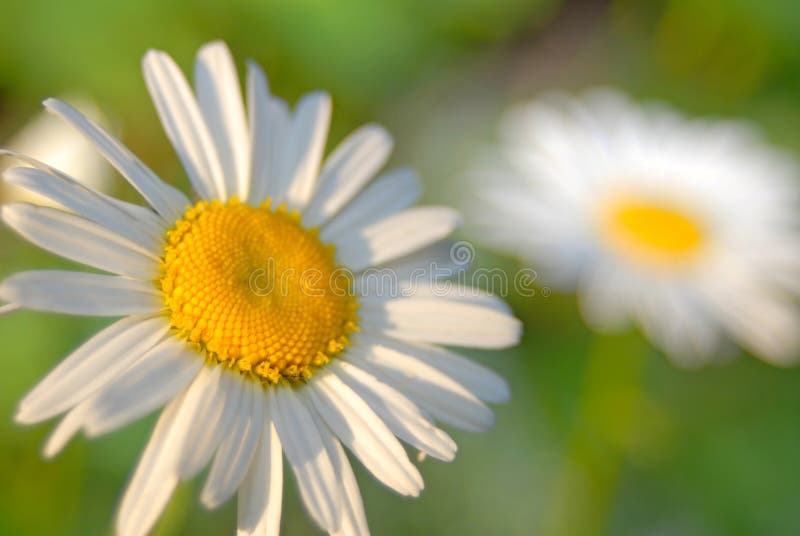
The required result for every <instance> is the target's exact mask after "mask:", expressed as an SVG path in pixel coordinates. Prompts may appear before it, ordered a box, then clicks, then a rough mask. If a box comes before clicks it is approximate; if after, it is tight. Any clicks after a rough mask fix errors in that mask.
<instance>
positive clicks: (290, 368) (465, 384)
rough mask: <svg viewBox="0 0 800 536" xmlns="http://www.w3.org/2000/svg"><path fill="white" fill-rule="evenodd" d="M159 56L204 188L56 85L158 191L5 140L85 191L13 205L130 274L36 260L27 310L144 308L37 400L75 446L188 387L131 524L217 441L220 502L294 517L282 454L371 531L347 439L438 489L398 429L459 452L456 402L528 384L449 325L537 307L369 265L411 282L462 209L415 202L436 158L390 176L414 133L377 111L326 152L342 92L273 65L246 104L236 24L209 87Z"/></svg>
mask: <svg viewBox="0 0 800 536" xmlns="http://www.w3.org/2000/svg"><path fill="white" fill-rule="evenodd" d="M144 73H145V79H146V81H147V86H148V88H149V90H150V93H151V95H152V97H153V100H154V101H155V104H156V108H157V110H158V114H159V116H160V117H161V120H162V123H163V124H164V128H165V130H166V132H167V136H168V137H169V139H170V141H171V142H172V144H173V146H174V147H175V150H176V151H177V153H178V156H179V157H180V159H181V161H182V162H183V165H184V168H185V169H186V173H187V175H188V176H189V179H190V180H191V182H192V185H193V186H194V189H195V192H196V193H197V195H198V196H199V199H198V200H190V199H189V197H187V196H186V195H185V194H184V193H182V192H180V191H179V190H177V189H175V188H174V187H172V186H170V185H168V184H167V183H165V182H164V181H162V180H161V179H159V178H158V177H157V176H156V175H155V174H154V173H153V172H152V171H151V170H150V169H149V168H147V167H146V166H145V165H144V164H143V163H142V162H141V161H140V160H139V159H138V158H137V157H136V156H134V155H133V154H132V153H131V152H130V151H129V150H128V149H127V148H125V147H124V146H123V145H122V144H121V143H120V142H119V141H118V140H116V139H114V138H113V137H112V136H111V135H109V134H108V133H107V132H106V131H105V130H103V129H102V128H100V127H99V126H97V125H96V124H95V123H93V122H92V121H90V120H89V119H87V118H86V117H84V116H83V115H81V114H80V113H78V112H77V111H76V110H75V109H73V108H71V107H70V106H69V105H67V104H65V103H63V102H59V101H55V100H48V101H46V102H45V106H46V108H47V109H48V110H49V111H51V112H53V113H55V114H57V115H59V116H61V117H62V118H63V119H64V120H66V121H67V122H68V123H69V124H71V125H72V126H73V127H74V128H75V129H76V130H77V131H78V132H80V133H81V134H82V135H83V136H85V137H86V138H88V139H89V140H90V141H92V142H93V143H94V145H95V146H96V148H97V149H98V151H99V152H100V153H101V154H102V155H103V156H104V157H105V158H106V159H107V160H108V161H109V162H110V163H111V164H112V165H113V166H114V167H115V168H116V169H117V170H118V171H119V172H120V174H121V175H123V176H124V177H125V178H126V179H127V180H128V182H130V183H131V185H133V186H134V188H135V189H136V190H137V191H138V192H139V193H140V194H141V195H142V197H144V199H145V200H146V201H147V202H148V205H149V206H137V205H133V204H130V203H126V202H122V201H120V200H117V199H113V198H111V197H108V196H105V195H103V194H101V193H98V192H97V191H95V190H93V189H91V188H88V187H86V186H83V185H82V184H81V183H78V182H77V181H76V180H74V179H73V178H71V177H70V176H68V175H66V174H65V173H64V172H62V171H59V170H57V169H54V168H52V167H49V166H47V165H45V164H42V163H40V162H37V161H35V160H33V159H32V158H30V157H26V156H24V155H19V154H16V153H12V152H10V151H5V152H4V153H5V154H8V155H12V156H16V157H17V158H20V159H22V160H23V161H25V162H27V163H29V164H32V165H33V166H34V167H25V168H14V169H12V170H10V171H9V176H10V177H12V178H13V179H14V182H15V183H16V184H17V185H19V186H22V187H24V188H26V189H28V190H31V191H34V192H36V193H38V194H41V195H44V196H46V197H48V198H50V199H52V200H54V201H56V202H58V203H59V204H60V205H62V206H63V207H65V209H66V210H59V209H54V208H47V207H41V206H35V205H27V204H17V205H9V206H5V207H3V209H2V219H3V221H4V222H5V223H6V224H8V225H9V226H10V227H11V228H13V229H14V230H16V231H17V232H19V233H20V234H21V235H23V236H24V237H25V238H27V239H29V240H30V241H31V242H33V243H35V244H37V245H39V246H41V247H43V248H45V249H47V250H49V251H51V252H53V253H56V254H58V255H61V256H63V257H66V258H68V259H71V260H74V261H77V262H80V263H83V264H85V265H88V266H90V267H93V268H95V269H98V270H101V271H103V272H107V274H98V273H86V272H67V271H31V272H23V273H18V274H14V275H12V276H11V277H9V278H7V279H6V280H5V281H3V282H2V284H0V299H2V300H3V301H5V302H6V305H5V306H4V309H3V310H4V311H9V310H13V309H18V308H25V309H32V310H40V311H51V312H61V313H67V314H75V315H97V316H109V317H122V319H120V320H117V321H116V322H114V323H113V324H111V325H110V326H109V327H107V328H106V329H104V330H102V331H101V332H100V333H98V334H97V335H95V336H94V337H92V338H91V339H90V340H89V341H87V342H86V343H85V344H83V345H82V346H81V347H79V348H78V349H77V350H75V351H74V352H73V353H72V354H71V355H70V356H69V357H67V358H66V360H64V361H63V362H62V363H61V364H60V365H59V366H58V367H56V368H55V370H53V371H52V372H51V373H50V374H49V375H48V376H47V377H46V378H44V380H42V381H41V382H40V383H39V384H38V385H37V386H36V387H35V388H34V389H33V390H32V391H31V392H30V393H29V394H28V395H27V396H26V397H25V399H24V400H23V401H22V402H21V403H20V406H19V410H18V413H17V416H16V418H17V420H18V421H19V422H22V423H36V422H40V421H43V420H46V419H49V418H51V417H55V416H57V415H60V414H64V413H66V415H65V416H64V417H63V419H62V420H61V423H60V424H59V425H58V427H57V428H56V429H55V431H54V432H53V434H52V436H51V437H50V439H49V440H48V443H47V445H46V447H45V452H46V455H48V456H52V455H54V454H56V453H57V452H58V451H59V450H60V449H61V448H62V447H63V446H64V445H65V444H66V442H67V441H68V440H69V439H70V438H71V437H72V436H74V435H75V434H76V433H77V432H79V431H83V432H84V433H86V434H87V435H88V436H96V435H100V434H103V433H106V432H109V431H112V430H114V429H116V428H119V427H120V426H122V425H125V424H127V423H129V422H131V421H133V420H134V419H137V418H139V417H141V416H143V415H145V414H147V413H149V412H151V411H152V410H154V409H156V408H158V407H160V406H162V405H164V404H166V407H165V409H164V410H163V411H162V412H161V416H160V418H159V419H158V423H157V424H156V427H155V430H154V431H153V434H152V437H151V439H150V442H149V443H148V445H147V447H146V449H145V451H144V453H143V455H142V458H141V460H140V461H139V465H138V467H137V469H136V471H135V473H134V475H133V478H132V480H131V482H130V484H129V486H128V489H127V491H126V493H125V495H124V497H123V499H122V504H121V507H120V510H119V514H118V517H117V525H116V527H117V532H118V533H120V534H141V533H146V532H147V531H149V529H150V528H151V527H152V526H153V523H154V522H155V521H156V519H157V518H158V516H159V515H160V513H161V512H162V510H163V508H164V506H165V505H166V503H167V501H168V500H169V497H170V495H171V494H172V491H173V490H174V488H175V486H176V485H177V483H178V482H179V481H180V480H183V479H189V478H192V477H193V476H195V475H197V474H198V473H199V472H200V471H201V470H202V469H203V468H204V467H206V466H207V465H208V464H209V463H210V465H211V468H210V471H209V474H208V477H207V479H206V482H205V485H204V487H203V491H202V493H201V499H202V502H203V504H205V505H206V506H207V507H210V508H211V507H215V506H217V505H219V504H221V503H223V502H224V501H226V500H228V499H229V498H230V497H231V496H232V495H234V494H235V493H237V492H238V506H239V520H238V526H239V527H238V528H239V533H240V534H256V533H257V534H276V533H277V532H278V530H279V525H280V511H281V497H282V478H283V477H282V468H283V460H282V454H285V456H286V459H287V460H288V463H289V466H290V467H291V469H292V472H293V473H294V476H295V478H296V480H297V487H298V490H299V493H300V495H301V498H302V501H303V504H304V505H305V506H306V508H307V510H308V512H309V514H310V516H311V518H312V519H313V520H314V521H315V522H316V523H317V524H318V525H319V526H320V527H321V528H323V529H324V530H326V531H328V532H331V533H342V534H364V533H366V532H367V525H366V518H365V515H364V511H363V505H362V503H361V497H360V495H359V491H358V486H357V485H356V482H355V478H354V476H353V472H352V469H351V467H350V462H349V461H348V458H347V456H346V455H345V451H344V450H343V447H342V445H344V446H346V447H347V448H348V449H349V450H350V451H351V452H352V453H353V454H354V455H355V457H356V458H358V459H359V460H360V461H361V462H362V463H363V465H364V466H365V467H366V468H367V469H368V470H369V471H370V472H371V473H372V474H373V475H374V476H375V477H376V478H377V479H378V480H379V481H381V482H382V483H383V484H385V485H386V486H387V487H389V488H390V489H392V490H394V491H396V492H397V493H399V494H401V495H408V496H416V495H418V494H419V493H420V491H421V490H422V487H423V483H422V477H421V476H420V473H419V471H418V470H417V468H416V467H415V466H414V465H413V464H412V463H411V462H410V461H409V459H408V456H407V455H406V451H405V449H404V448H403V446H402V445H401V443H400V442H399V441H398V438H399V439H402V440H403V441H405V442H406V443H408V444H409V445H410V446H412V447H414V448H416V449H419V450H420V451H422V452H424V453H427V454H429V455H431V456H433V457H436V458H439V459H442V460H451V459H452V458H453V456H454V455H455V450H456V446H455V443H454V442H453V440H452V439H451V438H450V437H449V436H448V435H447V434H446V433H445V432H444V431H442V430H441V429H439V428H437V427H436V425H435V423H434V419H436V420H439V421H441V422H443V423H446V424H449V425H452V426H455V427H458V428H464V429H467V430H474V431H478V430H485V429H487V428H488V427H489V426H491V424H492V421H493V417H492V413H491V411H490V410H489V409H488V408H487V406H486V405H485V404H484V402H483V401H490V402H501V401H503V400H505V399H507V397H508V389H507V386H506V384H505V382H504V381H503V380H502V379H501V378H499V377H498V376H497V375H495V374H494V373H493V372H491V371H489V370H487V369H485V368H483V367H480V366H478V365H476V364H473V363H470V362H469V361H467V360H466V359H464V358H463V357H461V356H459V355H457V354H455V353H453V352H451V351H450V350H446V349H444V348H441V347H440V346H437V344H447V345H455V346H467V347H482V348H500V347H504V346H508V345H511V344H514V343H515V342H516V341H517V339H518V337H519V331H520V329H519V328H520V326H519V323H518V322H517V320H515V319H514V318H513V316H511V314H510V313H509V312H508V309H507V308H506V307H505V305H504V304H503V303H502V302H501V301H500V300H498V299H497V298H494V297H492V296H487V295H484V294H480V293H469V294H463V293H462V294H459V295H454V294H452V293H451V294H441V293H439V292H433V290H434V285H433V281H432V280H426V281H427V283H425V284H421V283H420V284H419V288H415V289H414V290H416V291H417V292H414V293H403V294H402V295H400V294H399V293H397V292H391V289H387V288H384V287H383V286H381V285H376V284H375V283H374V281H373V282H369V281H367V280H366V278H365V271H366V269H368V268H369V267H372V266H376V265H380V266H382V267H387V268H393V271H392V273H393V274H395V276H396V277H397V278H398V284H399V286H403V287H404V288H407V287H408V286H409V277H410V274H411V272H412V271H413V270H416V269H417V268H418V267H423V268H424V267H425V266H427V262H429V261H431V260H433V259H431V258H430V257H431V255H433V252H435V251H439V250H440V249H441V248H440V247H437V244H440V243H441V242H442V240H443V239H445V238H446V237H447V236H448V235H449V234H450V232H451V231H452V230H453V229H454V228H455V227H456V226H457V225H458V223H459V217H458V215H457V214H456V213H455V212H454V211H453V210H451V209H448V208H444V207H423V208H410V207H411V205H412V204H413V203H414V202H415V201H416V198H417V195H418V193H419V185H418V182H417V179H416V176H415V174H414V173H413V172H412V171H409V170H406V169H400V170H395V171H389V172H386V173H383V174H381V175H380V176H378V177H377V178H376V179H375V180H374V181H372V179H373V176H374V175H375V174H376V173H378V171H379V170H380V168H382V167H383V165H384V164H385V163H386V160H387V159H388V156H389V153H390V151H391V147H392V140H391V137H390V136H389V134H388V133H387V132H386V131H385V130H384V129H383V128H381V127H379V126H377V125H367V126H365V127H362V128H360V129H358V130H357V131H355V132H354V133H353V134H351V135H350V136H348V137H347V138H346V139H345V140H344V141H343V142H342V143H341V144H340V145H339V146H338V147H337V148H336V149H335V150H334V151H333V153H332V154H331V155H330V156H329V157H328V158H327V159H326V160H325V161H324V163H323V162H322V155H323V150H324V146H325V141H326V137H327V131H328V123H329V119H330V114H331V101H330V98H329V97H328V95H326V94H325V93H321V92H317V93H311V94H309V95H307V96H305V97H303V98H302V99H301V100H300V102H299V103H298V104H297V106H296V107H295V109H294V110H293V111H290V110H289V107H288V106H287V104H286V103H285V102H284V101H283V100H281V99H279V98H277V97H275V96H272V95H271V94H270V93H269V90H268V86H267V81H266V78H265V76H264V73H263V72H262V71H261V69H260V68H259V67H258V66H256V65H255V64H250V65H249V66H248V72H247V115H246V114H245V105H244V102H243V99H242V96H241V92H240V88H239V81H238V78H237V74H236V69H235V66H234V63H233V60H232V58H231V55H230V53H229V51H228V49H227V48H226V47H225V45H223V44H222V43H211V44H209V45H206V46H205V47H203V48H202V49H201V50H200V52H199V53H198V56H197V63H196V67H195V88H196V89H195V91H194V92H193V91H192V90H191V89H190V86H189V84H188V83H187V82H186V80H185V78H184V77H183V74H182V73H181V71H180V70H179V69H178V67H177V66H176V65H175V63H174V62H173V61H172V59H170V57H169V56H167V55H166V54H164V53H162V52H155V51H151V52H149V53H148V54H147V55H146V56H145V59H144ZM370 182H371V184H368V183H370ZM420 252H421V253H420ZM482 400H483V401H482Z"/></svg>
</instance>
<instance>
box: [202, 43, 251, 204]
mask: <svg viewBox="0 0 800 536" xmlns="http://www.w3.org/2000/svg"><path fill="white" fill-rule="evenodd" d="M194 80H195V88H196V90H197V101H198V103H199V105H200V111H201V112H202V114H203V117H204V118H205V122H206V125H207V126H208V131H209V133H210V134H211V137H212V139H213V140H214V144H215V145H216V147H217V154H218V155H219V161H220V164H221V166H222V172H223V174H224V176H225V182H226V189H227V192H228V195H229V196H232V195H238V196H239V199H242V200H245V199H247V195H248V190H249V183H250V177H249V174H250V137H249V134H248V131H247V122H246V120H245V114H244V103H243V102H242V90H241V87H240V86H239V76H238V75H237V74H236V65H235V64H234V62H233V57H232V56H231V52H230V50H228V47H227V46H226V45H225V43H223V42H222V41H214V42H212V43H209V44H207V45H205V46H203V47H202V48H201V49H200V51H199V52H198V53H197V60H196V61H195V69H194Z"/></svg>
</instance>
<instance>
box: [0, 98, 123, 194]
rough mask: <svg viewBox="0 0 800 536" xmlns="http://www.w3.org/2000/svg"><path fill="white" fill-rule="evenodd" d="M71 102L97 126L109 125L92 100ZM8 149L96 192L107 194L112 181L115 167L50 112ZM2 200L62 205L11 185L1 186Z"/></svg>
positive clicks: (23, 131) (17, 136) (30, 124)
mask: <svg viewBox="0 0 800 536" xmlns="http://www.w3.org/2000/svg"><path fill="white" fill-rule="evenodd" d="M69 100H70V102H72V103H73V105H74V106H75V107H76V108H78V109H79V110H81V112H82V113H83V114H84V115H85V116H86V117H88V118H89V119H91V120H92V121H94V122H95V123H97V124H99V125H105V124H107V121H106V118H105V117H104V116H103V114H102V113H101V112H100V110H99V109H98V108H97V106H96V105H95V103H94V102H92V101H91V100H89V99H86V98H81V97H77V98H72V97H71V98H69ZM5 146H6V147H8V148H9V149H12V150H14V151H16V152H19V153H23V154H26V155H28V156H31V157H33V158H35V159H37V160H39V161H40V162H44V163H45V164H48V165H50V166H53V167H55V168H57V169H60V170H61V171H63V172H65V173H68V174H70V175H71V176H73V177H77V178H78V179H79V180H80V181H81V182H83V183H84V184H86V185H87V186H90V187H91V188H93V189H95V190H99V191H103V190H104V189H105V188H106V187H107V186H108V183H109V181H110V180H111V167H110V166H109V165H108V163H106V162H105V160H103V157H102V156H100V155H99V154H98V152H97V150H95V148H94V146H93V145H92V144H91V143H90V142H89V141H87V140H85V139H83V138H81V137H80V136H76V135H75V131H74V130H73V129H72V128H70V126H69V125H68V124H67V123H65V122H64V121H62V120H60V119H59V118H58V117H54V116H53V115H51V114H48V113H47V112H40V113H38V114H37V115H36V116H35V117H33V118H32V119H31V120H30V121H29V122H27V123H26V124H25V126H23V127H22V128H21V129H20V130H19V131H18V132H17V133H16V134H14V136H13V137H12V138H11V139H10V140H8V142H6V144H5ZM0 201H2V202H3V203H9V202H12V201H28V202H31V203H36V204H37V205H47V206H59V205H58V204H57V203H55V202H54V201H52V200H51V199H48V198H46V197H44V196H41V195H38V194H35V193H33V192H30V191H29V190H25V189H24V188H20V187H18V186H15V185H13V184H8V183H3V184H0Z"/></svg>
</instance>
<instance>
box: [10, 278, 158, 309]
mask: <svg viewBox="0 0 800 536" xmlns="http://www.w3.org/2000/svg"><path fill="white" fill-rule="evenodd" d="M0 300H3V301H7V302H10V303H15V304H17V305H20V306H22V307H24V308H25V309H30V310H33V311H49V312H52V313H65V314H74V315H86V316H123V315H135V314H147V313H155V312H158V311H160V310H162V309H163V308H164V304H163V303H162V300H161V296H159V293H158V291H157V290H156V288H155V286H154V285H153V284H152V283H151V282H144V281H134V280H132V279H126V278H123V277H118V276H111V275H99V274H88V273H82V272H66V271H61V270H36V271H30V272H19V273H16V274H13V275H11V276H10V277H8V278H7V279H5V280H4V281H3V282H2V283H0Z"/></svg>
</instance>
